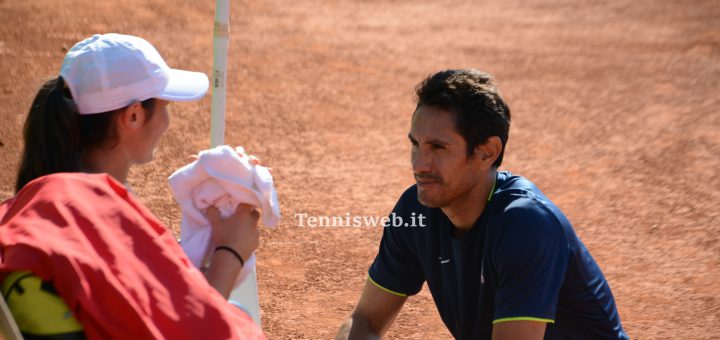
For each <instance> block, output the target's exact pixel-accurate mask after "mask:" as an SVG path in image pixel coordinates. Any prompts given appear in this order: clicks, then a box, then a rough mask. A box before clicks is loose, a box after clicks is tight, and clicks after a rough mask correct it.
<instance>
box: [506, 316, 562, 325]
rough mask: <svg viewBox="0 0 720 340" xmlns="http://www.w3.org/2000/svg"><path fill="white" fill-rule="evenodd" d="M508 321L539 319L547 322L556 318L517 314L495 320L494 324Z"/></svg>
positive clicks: (551, 321)
mask: <svg viewBox="0 0 720 340" xmlns="http://www.w3.org/2000/svg"><path fill="white" fill-rule="evenodd" d="M507 321H537V322H545V323H555V320H553V319H543V318H534V317H531V316H516V317H512V318H501V319H496V320H493V325H494V324H497V323H500V322H507Z"/></svg>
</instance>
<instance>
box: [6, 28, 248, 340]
mask: <svg viewBox="0 0 720 340" xmlns="http://www.w3.org/2000/svg"><path fill="white" fill-rule="evenodd" d="M207 89H208V79H207V77H206V76H205V75H204V74H202V73H197V72H189V71H182V70H175V69H171V68H169V67H168V66H167V65H166V63H165V62H164V60H163V59H162V57H161V56H160V54H159V53H158V52H157V51H156V50H155V48H154V47H153V46H152V45H150V43H148V42H147V41H145V40H143V39H141V38H138V37H133V36H128V35H120V34H105V35H95V36H93V37H90V38H88V39H85V40H83V41H81V42H79V43H78V44H76V45H75V46H74V47H73V48H72V49H70V51H68V53H67V55H66V56H65V59H64V61H63V65H62V68H61V71H60V75H59V76H58V77H57V78H54V79H50V80H48V81H47V82H46V83H45V84H43V86H42V87H41V89H40V90H39V92H38V94H37V95H36V97H35V99H34V101H33V103H32V107H31V109H30V112H29V114H28V117H27V120H26V122H25V127H24V141H25V149H24V151H23V154H22V160H21V165H20V169H19V171H18V176H17V183H16V192H17V193H18V195H17V196H16V198H15V199H11V200H9V202H5V203H4V204H3V206H0V218H3V220H2V225H1V226H0V231H2V232H4V233H5V234H0V236H4V238H0V240H2V241H0V246H2V247H3V248H2V249H3V254H2V255H3V257H4V258H5V261H4V263H2V264H0V272H5V273H7V272H8V271H9V270H8V269H9V268H13V267H12V264H11V263H9V261H10V259H15V258H22V259H23V260H20V261H18V263H20V262H22V263H25V262H23V261H24V259H26V258H28V255H23V256H20V255H17V254H23V253H22V252H21V251H22V249H23V248H22V247H20V246H19V245H25V244H24V243H23V242H30V243H32V242H39V243H40V245H38V247H41V246H42V244H41V243H42V242H41V241H38V240H35V239H31V240H29V241H27V240H26V241H21V240H25V239H23V238H22V237H25V235H27V234H28V233H31V232H32V231H33V230H32V229H30V227H27V226H25V225H24V224H35V223H34V222H33V221H34V220H32V219H30V220H23V223H24V224H22V223H21V224H20V225H18V223H15V224H13V218H15V219H16V220H18V219H20V218H21V217H15V216H14V215H13V216H12V217H10V218H7V215H9V214H7V211H13V209H15V210H18V209H20V211H23V210H21V209H26V210H27V209H29V210H40V211H41V213H38V215H40V216H41V217H42V218H45V221H46V220H47V219H50V220H52V219H54V218H56V217H54V216H56V215H57V214H56V213H55V212H53V213H47V214H46V215H47V216H43V215H42V210H43V208H42V207H43V205H42V204H40V203H37V204H36V203H34V201H33V200H37V197H44V196H43V195H48V197H47V198H43V199H45V200H50V201H53V202H55V203H54V205H53V207H54V208H53V209H57V210H58V211H63V212H65V213H64V214H60V215H62V221H60V222H58V223H54V224H53V225H49V226H44V227H47V228H50V229H48V231H47V233H48V234H52V233H53V232H55V231H56V230H55V229H53V226H54V225H57V224H68V223H69V224H70V225H72V226H74V225H75V224H77V225H80V226H79V227H78V228H76V229H77V230H76V232H75V233H73V234H63V233H65V232H66V231H65V230H64V229H63V230H61V231H59V232H58V234H57V235H65V236H62V237H68V236H67V235H70V236H69V237H70V238H71V239H75V237H76V236H77V235H78V234H81V235H82V236H83V237H87V238H88V240H90V241H89V242H87V241H85V240H82V242H78V243H77V245H78V246H79V247H84V246H85V245H87V244H88V243H92V242H95V241H98V240H96V239H95V237H96V235H95V234H94V232H95V229H83V228H86V227H84V226H82V221H84V220H92V218H96V217H97V220H96V221H98V222H97V223H101V224H106V223H113V221H115V220H113V219H110V220H107V219H106V217H107V216H108V215H113V214H117V215H120V216H121V217H126V215H127V216H130V217H128V218H127V219H126V220H128V221H137V222H136V223H134V224H133V225H132V226H130V227H127V225H126V224H125V223H126V222H123V223H119V224H118V225H114V226H106V225H102V226H97V225H94V226H92V227H93V228H96V229H97V230H101V232H102V231H104V230H105V229H102V228H105V227H111V228H118V229H119V228H122V230H123V231H125V232H126V233H127V234H128V235H129V236H130V237H129V238H127V240H126V238H123V237H122V236H120V237H119V238H121V240H120V242H115V239H117V238H118V234H117V230H115V229H110V230H109V231H108V234H107V235H106V236H105V237H106V238H107V239H102V237H100V238H101V239H100V240H99V241H98V242H99V243H100V244H101V246H99V247H98V246H97V245H95V244H93V245H92V246H91V247H88V248H87V249H86V250H87V251H89V252H92V251H95V249H97V248H107V251H109V252H112V251H116V252H117V253H114V254H105V251H103V249H100V253H99V255H98V256H99V257H100V258H102V259H103V260H106V261H105V262H96V263H91V264H90V266H96V267H102V268H100V269H94V270H95V271H101V272H102V271H106V272H107V273H109V274H107V275H109V276H111V277H110V278H106V277H104V276H85V277H87V278H88V280H89V279H90V277H92V278H93V279H94V280H98V282H104V281H110V280H111V279H117V280H118V282H121V283H122V282H124V281H123V280H127V277H133V278H134V279H133V280H135V281H132V280H130V281H128V282H131V283H128V284H137V287H131V288H132V289H131V290H130V292H126V291H124V290H125V288H123V287H121V286H122V285H119V286H117V287H115V286H114V287H115V288H113V289H115V290H121V292H115V291H112V292H106V294H107V296H112V294H117V295H118V296H127V295H128V294H129V295H130V296H131V297H133V298H134V297H136V295H137V296H140V297H139V298H138V299H139V300H141V302H144V303H153V302H157V300H156V299H155V298H154V297H153V294H154V293H155V290H158V289H161V290H162V289H163V288H162V287H164V286H166V285H172V284H175V282H164V281H163V280H165V281H167V280H184V281H183V282H185V281H187V283H186V284H185V285H183V287H184V288H187V287H185V286H188V287H190V288H188V289H187V291H188V292H190V291H192V292H201V293H198V294H199V295H201V296H200V298H198V299H196V300H194V301H193V306H191V307H187V306H186V304H185V302H177V301H180V300H182V298H180V300H178V299H177V298H175V297H173V296H172V295H173V292H169V293H168V294H169V296H168V297H166V298H165V300H162V299H161V300H162V301H165V302H167V303H169V304H171V305H172V308H165V309H163V310H162V311H161V312H158V311H157V310H153V311H150V310H147V308H145V309H143V308H141V307H142V306H141V307H137V308H136V309H137V310H139V312H140V313H141V314H142V313H145V314H146V316H147V318H146V319H145V320H143V321H142V322H139V324H143V323H144V324H147V323H156V324H157V323H162V322H160V321H158V319H157V317H156V316H157V315H158V314H161V313H163V312H165V313H168V314H169V315H174V314H177V315H174V316H172V317H170V316H168V317H170V319H173V318H175V319H176V320H177V321H178V322H184V321H185V320H184V319H183V318H184V315H185V314H183V313H189V314H192V315H196V316H197V315H200V316H202V313H201V312H197V308H199V307H198V305H199V306H200V307H202V308H200V309H203V308H210V309H212V308H215V307H214V306H213V305H214V304H216V300H217V299H216V296H213V294H215V293H208V294H209V295H208V296H207V298H205V296H204V295H205V293H204V291H203V289H202V287H201V286H202V283H198V282H197V280H196V279H195V276H193V275H195V274H193V273H191V274H186V273H185V270H186V269H187V270H190V268H185V267H184V265H185V262H186V261H185V260H186V259H185V258H184V256H183V255H182V254H178V252H177V249H179V247H176V245H168V244H167V242H165V241H166V240H165V239H166V238H168V237H170V236H171V235H170V233H169V232H165V231H164V230H165V229H162V230H161V229H153V227H154V226H155V225H156V224H157V221H156V219H155V218H154V217H152V216H148V214H146V212H145V211H144V210H143V208H142V207H136V205H139V204H138V203H137V202H136V201H134V199H133V198H132V197H131V195H127V194H123V193H122V191H123V190H124V188H122V190H121V189H118V188H116V187H115V184H114V183H111V182H113V180H114V181H117V182H119V183H122V184H125V183H126V181H127V174H128V171H129V169H130V167H131V166H132V165H134V164H141V163H146V162H148V161H150V160H151V159H152V156H153V151H154V150H155V146H156V144H157V142H158V140H159V139H160V137H161V136H162V134H163V133H164V132H165V130H166V129H167V127H168V124H169V117H168V111H167V108H168V105H169V104H170V102H173V101H192V100H197V99H200V98H202V96H203V95H204V94H205V93H206V91H207ZM78 172H81V173H98V174H101V173H105V174H108V175H109V176H110V177H112V179H113V180H109V182H110V183H109V184H106V183H105V181H104V180H103V179H99V178H98V177H97V176H95V177H92V176H90V175H87V176H86V177H83V175H80V174H77V175H74V176H70V175H67V176H65V175H54V176H47V177H43V176H46V175H51V174H57V173H78ZM63 176H65V177H63ZM47 178H49V179H47ZM28 183H31V184H33V185H35V186H38V187H39V189H37V190H35V191H32V189H28V188H27V187H28V186H31V185H29V184H28ZM58 183H60V184H62V185H58ZM43 185H44V187H43ZM75 186H77V187H75ZM23 188H25V190H23ZM50 188H55V189H54V190H55V191H61V190H66V189H58V188H70V189H69V191H73V193H72V195H75V192H77V195H78V197H71V198H70V199H68V198H67V197H68V193H64V194H65V195H64V197H58V194H57V193H53V192H48V191H43V190H45V189H48V190H50ZM91 189H92V190H91ZM28 191H31V192H32V193H33V194H32V195H31V194H30V193H28ZM23 195H24V196H23ZM83 195H84V196H83ZM80 196H82V197H83V199H84V201H88V200H90V201H95V202H103V200H104V199H105V198H108V197H109V198H108V199H107V200H105V202H111V204H105V205H104V206H102V205H101V206H99V207H98V206H89V207H88V209H84V210H82V211H79V212H78V211H77V209H75V210H71V211H70V212H67V210H66V208H67V207H68V206H71V207H74V206H76V205H78V206H79V205H80V204H82V202H80V199H79V197H80ZM23 197H27V198H23ZM73 198H74V199H75V201H73V200H72V199H73ZM68 201H69V202H68ZM28 202H29V203H28ZM58 202H59V203H58ZM126 203H129V206H130V207H131V209H128V207H126V206H124V204H126ZM98 204H99V203H98ZM18 205H19V208H16V207H15V206H18ZM113 205H121V206H122V207H120V208H118V207H115V206H113ZM2 208H4V209H5V210H3V209H2ZM98 209H99V210H98ZM103 209H104V210H103ZM96 210H97V211H96ZM53 211H55V210H53ZM73 214H79V215H78V216H79V217H77V218H76V217H75V215H73ZM3 215H6V216H5V217H3ZM67 215H72V216H71V218H69V217H68V216H67ZM85 215H88V216H90V217H88V216H85ZM113 216H114V215H113ZM258 216H259V215H258V213H257V212H256V211H255V210H254V209H252V207H250V206H247V205H241V206H239V207H238V209H237V210H236V212H235V214H234V215H232V216H230V217H229V218H227V219H222V218H219V216H218V213H217V211H208V219H209V220H210V221H211V223H212V227H213V238H214V242H215V244H218V245H221V246H220V247H218V248H217V249H216V252H215V254H214V255H213V258H212V262H211V264H210V267H209V268H208V270H207V272H206V274H205V275H206V278H207V283H209V284H210V285H211V286H212V287H214V288H215V289H216V290H217V292H219V293H220V294H221V295H222V296H223V297H224V298H225V299H227V297H228V296H229V294H230V291H231V290H232V286H233V284H234V281H235V278H236V277H237V274H238V273H239V271H240V269H241V268H242V265H243V264H244V259H247V258H248V257H249V256H250V255H251V254H252V252H253V251H254V250H255V249H256V248H257V246H258V239H259V232H258V230H257V221H258ZM111 217H112V216H111ZM68 220H70V222H68ZM78 221H80V222H78ZM123 221H125V220H123ZM55 222H57V221H55ZM38 225H41V226H43V223H42V222H39V223H38ZM10 226H16V227H17V228H27V230H26V231H24V232H25V233H24V234H23V233H15V234H12V233H11V232H10V231H9V230H15V229H13V228H11V227H10ZM37 228H40V227H37ZM71 229H72V228H71ZM148 230H149V231H148ZM156 232H157V233H156ZM88 233H91V234H92V235H87V234H88ZM113 233H114V234H113ZM156 234H159V235H156ZM122 235H125V234H122ZM136 235H142V236H136ZM147 235H152V237H155V236H157V237H158V238H161V239H162V242H156V241H155V240H153V239H152V237H151V239H149V240H145V238H147ZM133 237H136V239H133ZM139 237H145V238H143V239H142V240H141V239H139ZM123 240H125V243H123ZM13 242H15V243H13ZM142 242H146V243H145V244H146V247H150V248H153V249H154V247H157V251H155V252H153V253H152V255H143V254H149V253H147V252H145V253H143V252H141V251H138V250H137V249H134V248H133V247H138V245H139V244H141V243H142ZM11 243H12V244H11ZM118 243H119V244H118ZM13 246H14V247H13ZM168 248H170V249H168ZM18 249H20V250H18ZM63 251H64V250H63V249H55V250H52V251H50V252H63ZM143 251H144V250H143ZM157 253H160V254H162V255H163V256H165V257H167V258H160V259H158V261H161V262H162V261H166V260H167V261H166V262H167V263H171V264H163V266H178V268H176V269H174V270H170V271H167V273H165V271H164V270H163V268H165V267H158V268H160V269H157V268H156V269H154V270H155V272H153V271H147V272H144V273H146V275H144V276H143V275H136V274H137V272H133V271H132V268H128V267H126V266H123V265H122V264H121V263H120V264H117V263H115V262H116V261H118V259H123V258H127V260H128V263H136V264H139V265H138V266H139V267H144V265H143V263H149V261H150V259H149V258H150V257H153V259H154V256H155V255H156V254H157ZM8 254H16V255H14V257H13V256H9V255H8ZM53 254H55V253H53ZM68 254H69V255H68V257H69V258H70V260H69V261H71V262H72V261H85V259H84V258H82V257H78V258H75V257H74V256H75V255H74V254H73V253H68ZM118 254H121V255H118ZM143 256H147V257H148V258H144V257H143ZM105 257H107V259H106V258H105ZM134 257H138V258H137V259H136V258H134ZM47 258H48V259H53V257H52V256H48V257H47ZM135 260H137V261H135ZM89 261H92V260H89ZM108 261H109V262H110V263H106V262H108ZM133 261H135V262H133ZM168 261H169V262H168ZM66 262H67V261H66ZM63 263H64V262H63ZM163 263H165V262H163ZM17 266H19V265H16V267H17ZM28 266H30V267H33V265H28ZM78 266H79V265H75V267H78ZM16 267H15V268H16ZM139 267H138V268H139ZM70 268H74V267H73V266H70ZM146 269H147V268H140V269H138V270H146ZM43 270H44V268H43ZM192 270H194V269H192ZM158 271H162V273H163V274H162V275H160V274H158V273H157V272H158ZM147 273H149V274H147ZM177 273H180V274H177ZM32 274H38V276H41V277H43V279H45V278H47V277H50V276H53V275H51V273H48V272H45V271H43V275H40V273H35V272H33V273H32ZM80 274H83V273H80ZM23 275H24V274H23ZM23 275H20V274H19V273H18V272H14V273H13V274H11V278H13V279H17V278H18V277H22V276H23ZM153 275H156V276H157V277H148V276H153ZM174 275H175V276H174ZM178 275H179V276H178ZM176 276H177V277H176ZM58 277H59V276H55V279H58ZM79 277H83V276H82V275H80V276H79ZM5 281H6V282H5V283H6V285H4V286H12V284H8V282H7V281H9V279H8V280H5ZM36 281H40V280H39V279H36ZM13 283H14V282H13ZM53 283H54V284H55V286H56V287H57V288H58V292H59V293H60V294H59V295H60V296H61V297H63V298H64V300H66V302H68V304H69V305H70V307H71V308H73V312H77V314H78V319H79V321H80V323H82V324H83V326H86V327H85V330H86V332H85V333H86V335H88V336H110V337H112V336H113V335H128V334H126V333H122V332H121V333H113V332H112V331H113V330H112V329H111V330H108V329H106V328H103V327H104V326H103V325H104V323H103V322H100V321H98V320H94V321H88V320H90V319H92V318H93V316H91V315H90V312H88V311H87V310H95V309H94V308H95V307H96V306H83V305H82V303H80V302H78V301H86V302H87V301H89V302H87V303H89V304H92V303H93V301H95V300H93V299H92V297H93V295H92V294H91V293H92V292H91V291H90V289H88V292H81V294H80V297H78V296H71V295H72V294H70V293H68V292H63V291H61V289H60V287H65V285H64V284H63V283H60V282H53ZM118 287H119V288H118ZM147 287H153V289H147ZM4 288H7V287H4ZM10 288H12V287H10ZM90 288H93V287H90ZM10 290H11V291H12V289H10ZM66 290H72V289H69V288H68V289H66ZM143 290H148V291H143ZM138 291H140V293H138ZM3 293H4V295H5V294H6V290H5V289H3ZM83 294H84V295H83ZM123 294H124V295H123ZM133 294H134V295H133ZM146 295H147V296H149V298H143V297H144V296H146ZM67 296H71V297H69V298H68V297H67ZM6 297H7V296H6ZM83 298H86V299H85V300H83ZM101 298H104V296H101ZM68 299H70V300H73V301H67V300H68ZM143 299H144V300H143ZM130 300H132V299H130ZM118 301H121V300H120V299H119V300H118ZM10 302H11V301H10ZM136 304H142V303H139V302H138V303H136ZM129 305H130V304H129ZM11 308H12V304H11ZM83 308H86V310H84V309H83ZM128 308H129V310H130V309H132V308H135V307H133V306H129V307H128ZM223 308H224V307H223ZM216 312H217V313H218V315H220V316H221V318H223V320H231V319H232V320H235V319H233V318H234V316H232V317H226V314H227V313H228V312H227V311H226V310H225V309H221V310H220V311H216ZM83 313H87V315H86V314H83ZM193 313H195V314H193ZM198 313H200V314H198ZM229 313H232V312H229ZM14 314H15V312H14ZM189 314H188V315H189ZM83 317H86V318H87V319H88V320H83ZM95 317H99V318H102V317H103V316H102V315H101V316H95ZM16 318H17V315H16ZM191 319H192V318H191ZM173 320H174V319H173ZM248 320H249V319H248ZM88 324H92V330H89V329H88V327H87V325H88ZM21 326H22V325H21ZM146 326H147V327H148V328H152V329H151V330H149V331H147V332H146V333H142V332H140V333H138V334H148V335H149V336H151V337H156V336H161V337H169V334H168V333H163V332H164V331H166V330H168V329H170V330H172V329H173V327H172V324H170V325H166V326H163V327H164V328H163V327H159V326H157V325H146ZM188 326H190V327H192V325H187V324H184V325H182V327H180V326H179V325H178V328H184V327H188ZM139 327H143V326H142V325H141V326H139ZM160 328H162V329H160ZM231 331H232V330H231ZM231 333H232V334H235V335H233V337H236V335H237V334H239V333H238V332H234V333H233V332H231ZM222 334H226V333H222ZM228 334H230V333H228ZM248 334H249V335H252V336H255V335H258V336H261V333H259V332H258V333H257V334H255V333H252V332H249V333H247V332H246V334H244V335H248ZM181 335H184V336H189V333H187V332H185V333H181ZM173 336H177V334H173Z"/></svg>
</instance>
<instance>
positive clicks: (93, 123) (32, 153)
mask: <svg viewBox="0 0 720 340" xmlns="http://www.w3.org/2000/svg"><path fill="white" fill-rule="evenodd" d="M141 104H142V106H143V108H145V109H146V110H147V112H148V114H147V116H146V117H147V119H150V118H151V117H152V114H153V111H154V106H155V100H154V98H150V99H147V100H145V101H142V102H141ZM122 110H124V108H121V109H118V110H113V111H109V112H103V113H96V114H84V115H81V114H78V112H77V109H76V107H75V103H74V102H73V99H72V95H71V94H70V90H69V89H68V88H67V87H65V82H64V80H63V79H62V77H57V78H53V79H50V80H48V81H46V82H45V83H44V84H43V85H42V86H41V87H40V90H39V91H38V93H37V95H35V99H34V100H33V103H32V106H31V107H30V112H29V113H28V117H27V119H26V120H25V126H24V128H23V139H24V141H25V148H24V149H23V153H22V159H21V161H20V168H19V170H18V175H17V182H16V183H15V191H16V192H18V191H20V189H22V187H23V186H25V184H27V183H28V182H30V181H32V180H34V179H36V178H38V177H41V176H45V175H49V174H53V173H58V172H78V171H80V160H81V157H82V154H83V152H84V151H85V150H87V149H89V148H93V147H104V146H107V145H111V146H110V147H109V148H110V149H112V148H114V147H115V146H116V145H117V135H116V133H117V130H116V128H115V127H116V120H117V116H118V114H119V113H120V112H121V111H122Z"/></svg>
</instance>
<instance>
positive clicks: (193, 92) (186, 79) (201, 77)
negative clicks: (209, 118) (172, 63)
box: [158, 69, 210, 102]
mask: <svg viewBox="0 0 720 340" xmlns="http://www.w3.org/2000/svg"><path fill="white" fill-rule="evenodd" d="M168 78H169V81H168V84H167V86H165V89H164V90H163V91H162V93H161V94H160V95H159V96H158V98H160V99H165V100H169V101H178V102H184V101H192V100H198V99H200V98H202V97H203V96H204V95H205V93H206V92H207V90H208V86H209V85H210V82H209V81H208V77H207V76H206V75H205V74H204V73H200V72H190V71H183V70H175V69H170V70H169V71H168Z"/></svg>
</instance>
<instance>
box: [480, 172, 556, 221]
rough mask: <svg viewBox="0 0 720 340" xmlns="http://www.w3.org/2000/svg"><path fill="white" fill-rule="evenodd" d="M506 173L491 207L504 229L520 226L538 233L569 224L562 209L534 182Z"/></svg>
mask: <svg viewBox="0 0 720 340" xmlns="http://www.w3.org/2000/svg"><path fill="white" fill-rule="evenodd" d="M504 174H505V178H504V181H503V183H502V185H500V186H499V187H498V189H497V191H496V192H495V194H494V196H493V200H494V201H495V202H494V207H493V208H492V209H493V210H494V215H495V216H496V219H495V220H496V221H497V222H499V224H501V225H502V227H503V228H515V229H517V228H521V229H523V230H524V231H525V232H530V233H532V234H538V233H544V232H548V231H551V230H555V231H559V230H561V229H563V228H565V227H569V226H570V224H569V222H568V221H567V219H566V217H565V215H564V214H563V213H562V211H560V209H559V208H558V207H557V206H556V205H555V204H554V203H553V202H552V201H551V200H550V199H549V198H548V197H547V196H545V195H544V194H543V193H542V192H541V191H540V189H538V188H537V186H535V184H533V183H532V182H530V181H529V180H528V179H526V178H524V177H521V176H514V175H511V174H509V173H504ZM525 229H527V230H525Z"/></svg>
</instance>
